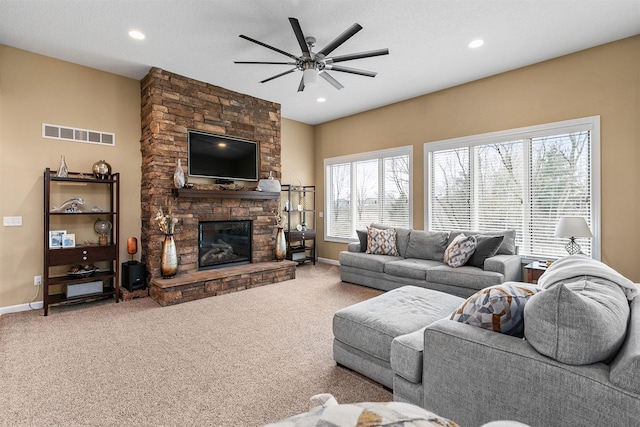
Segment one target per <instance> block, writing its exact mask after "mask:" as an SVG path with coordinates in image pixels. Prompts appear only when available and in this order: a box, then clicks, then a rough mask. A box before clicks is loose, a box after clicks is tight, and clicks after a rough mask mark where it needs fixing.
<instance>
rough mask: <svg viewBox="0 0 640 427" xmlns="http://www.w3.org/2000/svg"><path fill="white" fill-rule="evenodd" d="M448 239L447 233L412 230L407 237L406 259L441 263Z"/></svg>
mask: <svg viewBox="0 0 640 427" xmlns="http://www.w3.org/2000/svg"><path fill="white" fill-rule="evenodd" d="M448 239H449V233H447V232H445V231H422V230H413V231H412V232H411V236H409V245H408V246H407V253H406V257H407V258H419V259H430V260H433V261H442V260H443V259H444V251H445V249H447V240H448Z"/></svg>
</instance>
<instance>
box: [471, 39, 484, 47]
mask: <svg viewBox="0 0 640 427" xmlns="http://www.w3.org/2000/svg"><path fill="white" fill-rule="evenodd" d="M483 44H484V40H480V39H476V40H474V41H472V42H471V43H469V47H470V48H471V49H475V48H476V47H480V46H482V45H483Z"/></svg>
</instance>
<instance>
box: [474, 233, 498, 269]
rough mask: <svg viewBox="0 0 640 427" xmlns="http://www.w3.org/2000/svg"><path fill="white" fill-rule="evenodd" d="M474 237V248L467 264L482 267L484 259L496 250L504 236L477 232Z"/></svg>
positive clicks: (492, 254)
mask: <svg viewBox="0 0 640 427" xmlns="http://www.w3.org/2000/svg"><path fill="white" fill-rule="evenodd" d="M475 238H476V250H475V251H474V252H473V254H471V258H469V261H467V265H472V266H474V267H478V268H482V269H484V260H485V259H487V258H491V257H492V256H494V255H495V254H496V253H497V252H498V248H499V247H500V245H501V244H502V241H503V240H504V236H486V235H484V234H478V235H477V236H475Z"/></svg>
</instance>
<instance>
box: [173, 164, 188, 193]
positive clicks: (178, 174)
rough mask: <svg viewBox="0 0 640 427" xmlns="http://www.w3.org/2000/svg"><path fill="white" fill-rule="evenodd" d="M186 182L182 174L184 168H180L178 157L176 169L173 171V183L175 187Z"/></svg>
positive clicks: (179, 186) (180, 186) (182, 185)
mask: <svg viewBox="0 0 640 427" xmlns="http://www.w3.org/2000/svg"><path fill="white" fill-rule="evenodd" d="M186 183H187V180H186V179H185V176H184V170H183V169H182V165H181V164H180V159H178V165H177V166H176V171H175V172H174V173H173V185H175V187H176V188H182V187H184V185H185V184H186Z"/></svg>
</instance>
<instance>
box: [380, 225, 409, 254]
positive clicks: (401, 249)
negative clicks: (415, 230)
mask: <svg viewBox="0 0 640 427" xmlns="http://www.w3.org/2000/svg"><path fill="white" fill-rule="evenodd" d="M371 227H374V228H379V229H381V230H384V229H387V228H395V229H396V248H397V249H398V254H400V256H401V257H403V258H406V253H407V245H408V244H409V238H410V236H411V233H412V230H411V229H409V228H399V227H393V226H390V225H384V224H371Z"/></svg>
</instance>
